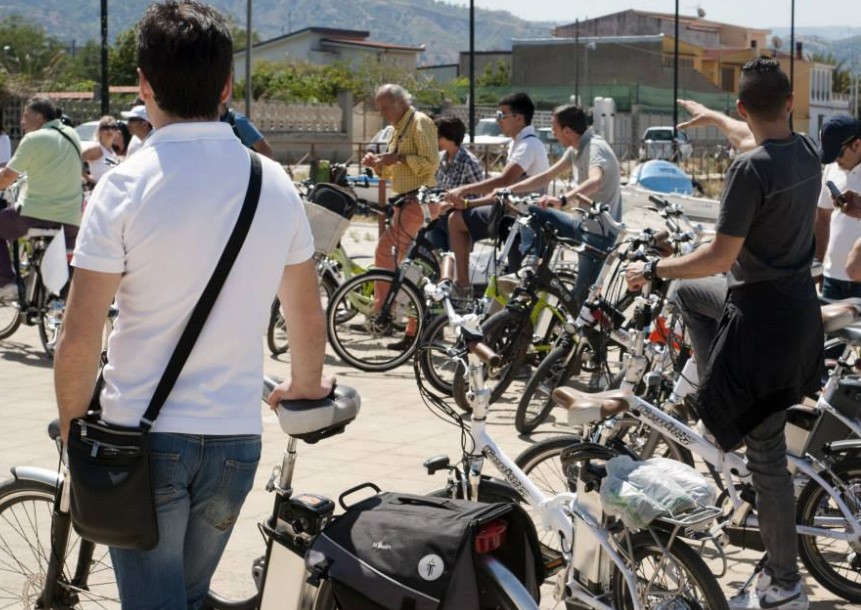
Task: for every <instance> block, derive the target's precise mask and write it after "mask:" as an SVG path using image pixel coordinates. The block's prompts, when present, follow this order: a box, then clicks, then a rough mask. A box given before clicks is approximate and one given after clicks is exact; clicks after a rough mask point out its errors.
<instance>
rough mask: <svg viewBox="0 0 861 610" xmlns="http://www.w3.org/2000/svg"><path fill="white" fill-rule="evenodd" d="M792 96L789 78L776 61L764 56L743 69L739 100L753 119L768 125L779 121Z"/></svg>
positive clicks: (739, 86) (751, 61)
mask: <svg viewBox="0 0 861 610" xmlns="http://www.w3.org/2000/svg"><path fill="white" fill-rule="evenodd" d="M791 95H792V85H791V84H790V82H789V77H788V76H786V72H784V71H783V70H781V69H780V63H779V62H778V61H777V60H776V59H774V58H773V57H766V56H765V55H761V56H760V57H757V58H756V59H752V60H750V61H749V62H747V63H746V64H744V66H742V68H741V78H740V79H739V83H738V99H739V101H740V102H741V103H742V104H743V105H744V107H745V109H746V110H747V111H748V112H750V114H751V115H753V116H754V117H756V118H758V119H762V120H765V121H774V120H777V119H778V118H780V115H781V113H782V112H783V111H784V109H785V108H786V100H787V98H789V97H790V96H791Z"/></svg>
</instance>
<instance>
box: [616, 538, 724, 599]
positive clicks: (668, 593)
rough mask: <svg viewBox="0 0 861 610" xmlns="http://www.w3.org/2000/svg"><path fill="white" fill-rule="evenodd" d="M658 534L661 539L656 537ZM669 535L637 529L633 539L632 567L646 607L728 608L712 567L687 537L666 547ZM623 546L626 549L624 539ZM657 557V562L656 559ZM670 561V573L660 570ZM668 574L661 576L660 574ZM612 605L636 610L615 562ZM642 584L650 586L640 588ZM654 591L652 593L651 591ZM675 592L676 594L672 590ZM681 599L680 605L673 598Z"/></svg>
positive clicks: (639, 592) (677, 539)
mask: <svg viewBox="0 0 861 610" xmlns="http://www.w3.org/2000/svg"><path fill="white" fill-rule="evenodd" d="M655 537H657V539H658V540H655ZM669 541H670V540H669V535H668V534H667V533H666V532H663V531H661V530H659V529H654V528H653V529H650V530H644V531H640V532H636V533H634V534H632V535H631V538H630V550H631V553H632V555H633V556H632V557H630V558H629V559H630V560H632V561H633V566H632V568H633V569H634V570H635V575H636V577H637V583H638V585H637V588H638V597H639V598H640V603H641V606H640V607H641V608H643V610H652V609H654V608H697V609H698V610H729V604H728V603H727V601H726V596H725V595H724V592H723V590H722V589H721V586H720V583H718V581H717V579H716V578H715V576H714V574H712V572H711V570H709V567H708V566H707V565H706V563H705V561H703V559H702V557H700V556H699V555H698V554H697V553H696V552H695V551H694V550H693V549H692V548H691V547H690V546H689V545H688V544H687V543H686V542H685V541H684V540H681V539H679V538H676V539H675V540H673V544H672V546H670V547H669V548H667V543H668V542H669ZM620 546H621V547H622V549H623V551H624V550H626V549H627V546H626V544H625V541H622V542H621V544H620ZM653 560H654V561H653ZM668 563H669V564H671V566H670V567H671V568H672V569H671V570H669V573H666V572H661V571H660V570H661V569H662V568H665V566H667V564H668ZM662 573H664V574H666V575H665V576H664V577H663V578H661V574H662ZM611 582H612V584H611V590H612V592H613V597H614V602H615V603H614V604H612V605H613V607H614V608H617V609H618V610H633V608H634V603H633V599H632V597H631V595H630V592H629V591H628V587H627V585H626V582H625V579H624V577H623V575H622V573H621V572H620V571H619V569H618V567H617V566H615V564H614V569H613V574H612V577H611ZM641 583H643V584H646V585H648V588H647V589H646V590H645V591H641V590H640V587H641V586H642V585H641ZM651 591H654V594H653V595H650V592H651ZM674 592H675V594H674V595H673V593H674ZM673 599H675V600H678V602H679V603H678V604H673V603H671V601H672V600H673Z"/></svg>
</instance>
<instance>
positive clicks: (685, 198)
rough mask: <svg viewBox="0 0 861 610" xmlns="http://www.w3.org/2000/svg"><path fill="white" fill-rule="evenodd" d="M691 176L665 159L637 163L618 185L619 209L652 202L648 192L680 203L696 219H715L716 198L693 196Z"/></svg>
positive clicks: (716, 210) (718, 206)
mask: <svg viewBox="0 0 861 610" xmlns="http://www.w3.org/2000/svg"><path fill="white" fill-rule="evenodd" d="M693 193H694V187H693V179H692V177H691V175H690V174H688V173H686V172H684V171H682V170H681V169H680V168H679V167H678V166H676V165H674V164H673V163H670V162H669V161H662V160H657V159H655V160H652V161H646V162H645V163H643V164H641V165H638V166H637V167H635V168H634V171H633V172H632V173H631V178H630V180H629V182H628V184H627V185H626V186H623V187H622V210H623V212H625V211H627V210H630V209H632V208H636V207H642V206H648V205H653V204H651V202H650V201H649V196H650V195H657V196H658V197H662V198H664V199H667V200H669V201H670V203H678V204H680V205H681V206H682V208H683V209H684V210H685V213H687V215H688V216H690V217H691V218H694V219H697V220H708V221H712V222H713V221H715V220H717V216H718V210H719V209H720V202H719V201H718V200H717V199H708V198H705V197H695V196H694V194H693Z"/></svg>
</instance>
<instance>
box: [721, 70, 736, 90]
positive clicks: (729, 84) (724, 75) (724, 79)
mask: <svg viewBox="0 0 861 610" xmlns="http://www.w3.org/2000/svg"><path fill="white" fill-rule="evenodd" d="M720 88H721V89H723V90H724V91H735V68H733V67H732V66H730V67H728V68H721V69H720Z"/></svg>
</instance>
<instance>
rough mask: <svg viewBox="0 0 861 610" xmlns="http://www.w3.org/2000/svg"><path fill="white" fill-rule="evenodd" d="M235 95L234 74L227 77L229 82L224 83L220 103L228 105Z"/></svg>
mask: <svg viewBox="0 0 861 610" xmlns="http://www.w3.org/2000/svg"><path fill="white" fill-rule="evenodd" d="M232 95H233V73H232V72H231V73H230V75H229V76H228V77H227V82H225V83H224V88H222V90H221V96H220V97H219V98H218V101H219V102H220V103H222V104H226V103H227V100H229V99H230V96H232ZM246 112H247V111H246Z"/></svg>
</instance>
